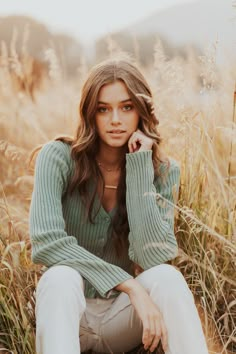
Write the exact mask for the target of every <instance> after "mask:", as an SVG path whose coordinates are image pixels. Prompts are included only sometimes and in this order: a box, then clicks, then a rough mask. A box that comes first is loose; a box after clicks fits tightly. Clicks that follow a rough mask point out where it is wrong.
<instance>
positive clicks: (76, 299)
mask: <svg viewBox="0 0 236 354" xmlns="http://www.w3.org/2000/svg"><path fill="white" fill-rule="evenodd" d="M85 308H86V300H85V297H84V288H83V279H82V277H81V275H80V274H79V273H78V272H77V271H76V270H74V269H73V268H71V267H68V266H65V265H57V266H53V267H51V268H49V269H48V270H46V272H45V273H44V274H43V275H42V276H41V278H40V280H39V283H38V285H37V289H36V307H35V315H36V352H37V354H54V353H55V354H65V353H66V354H79V353H80V341H79V326H80V319H81V317H82V315H83V313H84V311H85Z"/></svg>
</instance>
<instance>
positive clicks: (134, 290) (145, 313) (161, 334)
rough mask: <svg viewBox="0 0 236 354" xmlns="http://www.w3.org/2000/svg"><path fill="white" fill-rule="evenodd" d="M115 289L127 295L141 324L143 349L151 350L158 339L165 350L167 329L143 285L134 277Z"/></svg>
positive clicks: (154, 347) (155, 345)
mask: <svg viewBox="0 0 236 354" xmlns="http://www.w3.org/2000/svg"><path fill="white" fill-rule="evenodd" d="M115 289H116V290H119V291H122V292H125V293H126V294H128V295H129V298H130V302H131V304H132V305H133V306H134V308H135V310H136V311H137V314H138V316H139V318H140V319H141V321H142V324H143V336H142V342H143V344H144V348H145V350H147V349H148V348H149V350H150V351H151V352H153V351H154V350H155V349H156V347H157V345H158V343H159V341H160V339H161V342H162V347H163V349H164V351H165V352H166V351H167V346H168V343H167V330H166V327H165V323H164V320H163V317H162V314H161V312H160V310H159V309H158V307H157V305H156V304H155V303H154V302H153V301H152V299H151V297H150V296H149V294H148V293H147V291H146V290H145V289H144V287H143V286H142V285H141V284H140V283H139V282H138V281H137V280H136V279H128V280H126V281H124V282H123V283H121V284H119V285H118V286H116V287H115Z"/></svg>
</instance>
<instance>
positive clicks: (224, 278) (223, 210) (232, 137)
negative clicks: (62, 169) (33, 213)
mask: <svg viewBox="0 0 236 354" xmlns="http://www.w3.org/2000/svg"><path fill="white" fill-rule="evenodd" d="M215 50H216V49H215V47H214V46H212V47H209V49H208V50H207V51H206V52H205V54H204V55H203V56H202V57H195V56H194V54H193V53H191V51H190V50H189V52H188V55H187V57H186V58H185V59H183V58H181V57H174V58H171V59H170V58H166V56H165V53H164V52H163V49H162V45H161V43H160V42H157V43H156V46H155V49H154V53H153V54H154V56H153V58H154V59H153V65H152V66H150V67H148V68H143V72H144V73H145V75H146V76H147V79H148V80H149V82H150V84H151V87H152V89H153V93H154V97H155V100H154V101H155V102H154V104H155V109H156V112H157V115H158V117H159V120H160V132H161V135H162V137H163V143H162V146H163V149H164V150H165V152H166V153H167V154H168V155H170V156H172V157H173V158H175V159H176V160H177V161H179V162H180V164H181V188H180V194H179V201H178V205H177V207H176V237H177V239H178V243H179V255H178V257H177V258H176V259H175V260H173V261H172V264H173V265H175V266H177V267H178V268H179V269H180V270H181V272H182V273H183V274H184V276H185V279H186V280H187V282H188V284H189V286H190V288H191V290H192V292H193V293H194V295H195V299H196V304H197V306H198V309H199V313H200V316H201V320H202V325H203V328H204V332H205V335H206V338H207V343H208V347H209V353H210V354H213V353H214V354H216V353H222V354H224V353H228V354H230V353H234V352H236V277H235V274H236V272H235V270H236V256H235V253H236V223H235V221H236V112H235V108H236V96H235V95H236V94H235V79H236V67H235V63H234V65H233V64H230V63H229V62H227V65H226V64H225V65H223V64H222V65H220V66H217V65H216V63H215ZM110 54H111V55H115V54H116V49H114V48H113V51H112V52H111V53H110ZM46 57H47V61H48V68H46V67H45V66H43V65H41V64H40V63H38V62H35V61H34V60H33V59H32V58H31V57H30V56H29V55H28V54H27V50H26V48H22V52H21V53H17V52H16V51H15V50H14V47H13V46H12V47H11V50H10V51H8V49H7V47H6V45H5V44H4V43H2V45H1V52H0V171H1V174H0V182H1V184H0V221H1V223H0V255H1V258H0V352H1V353H14V354H34V353H35V347H34V346H35V317H34V306H35V298H34V294H35V293H34V291H35V287H36V285H37V282H38V280H39V277H40V274H41V273H40V269H41V266H39V265H37V266H36V265H34V264H32V262H31V258H30V255H31V245H30V240H29V232H28V212H29V205H30V198H31V193H32V188H33V164H31V165H30V166H28V157H29V154H30V151H31V150H32V149H33V148H34V147H36V146H37V145H39V144H42V143H46V142H47V141H49V140H51V139H53V138H54V137H55V136H57V135H59V134H68V135H74V133H75V130H76V127H77V121H78V116H77V106H78V101H79V96H80V87H81V83H82V81H83V79H84V76H85V75H86V72H87V70H88V68H87V67H88V65H86V62H84V64H83V65H82V64H81V65H80V66H79V67H78V70H77V72H75V75H74V77H73V79H70V78H68V77H66V76H65V75H64V73H63V70H62V69H61V66H60V63H59V59H58V58H57V56H56V55H55V53H54V51H53V50H52V49H49V50H48V51H47V55H46ZM136 352H137V351H136ZM139 352H140V353H141V352H142V349H140V351H139Z"/></svg>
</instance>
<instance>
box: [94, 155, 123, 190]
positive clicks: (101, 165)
mask: <svg viewBox="0 0 236 354" xmlns="http://www.w3.org/2000/svg"><path fill="white" fill-rule="evenodd" d="M97 163H98V166H100V167H102V168H104V169H105V170H106V171H107V172H112V171H119V170H121V167H118V168H116V169H112V168H106V167H105V166H104V165H103V164H102V163H101V161H98V160H97ZM105 188H107V189H117V188H118V186H111V185H108V184H105Z"/></svg>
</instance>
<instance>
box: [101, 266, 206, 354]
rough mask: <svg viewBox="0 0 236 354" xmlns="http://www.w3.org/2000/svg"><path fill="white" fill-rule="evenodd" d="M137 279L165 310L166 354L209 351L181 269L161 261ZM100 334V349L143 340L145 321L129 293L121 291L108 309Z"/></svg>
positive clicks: (119, 348) (110, 349)
mask: <svg viewBox="0 0 236 354" xmlns="http://www.w3.org/2000/svg"><path fill="white" fill-rule="evenodd" d="M136 280H137V281H139V282H140V283H141V284H142V285H143V286H144V288H145V289H146V290H147V291H148V293H149V294H150V297H151V298H152V299H153V301H154V302H155V303H156V304H157V306H158V308H159V309H160V311H161V312H162V315H163V317H164V321H165V324H166V327H167V332H168V345H169V348H168V351H167V352H166V354H180V353H181V354H190V353H191V354H207V353H208V350H207V346H206V341H205V337H204V334H203V331H202V326H201V322H200V318H199V316H198V312H197V309H196V306H195V303H194V298H193V295H192V293H191V291H190V289H189V287H188V285H187V283H186V281H185V279H184V277H183V275H182V274H181V272H180V271H178V270H177V269H175V268H174V267H173V266H171V265H168V264H162V265H158V266H155V267H153V268H151V269H149V270H147V271H144V272H143V273H142V274H140V275H139V276H138V277H136ZM100 335H101V336H102V338H103V341H102V343H103V346H104V347H103V348H101V349H103V351H104V352H106V353H122V352H123V351H124V352H125V351H129V350H131V349H133V348H135V347H136V346H137V345H138V344H140V343H141V342H142V323H141V321H140V320H139V318H138V316H137V314H136V312H135V310H134V308H133V306H132V305H131V304H130V300H129V297H128V295H127V294H125V293H121V294H120V295H119V296H118V298H117V299H116V300H115V301H114V303H113V304H112V305H111V308H110V309H109V310H108V311H107V313H106V315H105V316H104V318H103V320H102V325H101V333H100ZM101 351H102V350H101Z"/></svg>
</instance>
